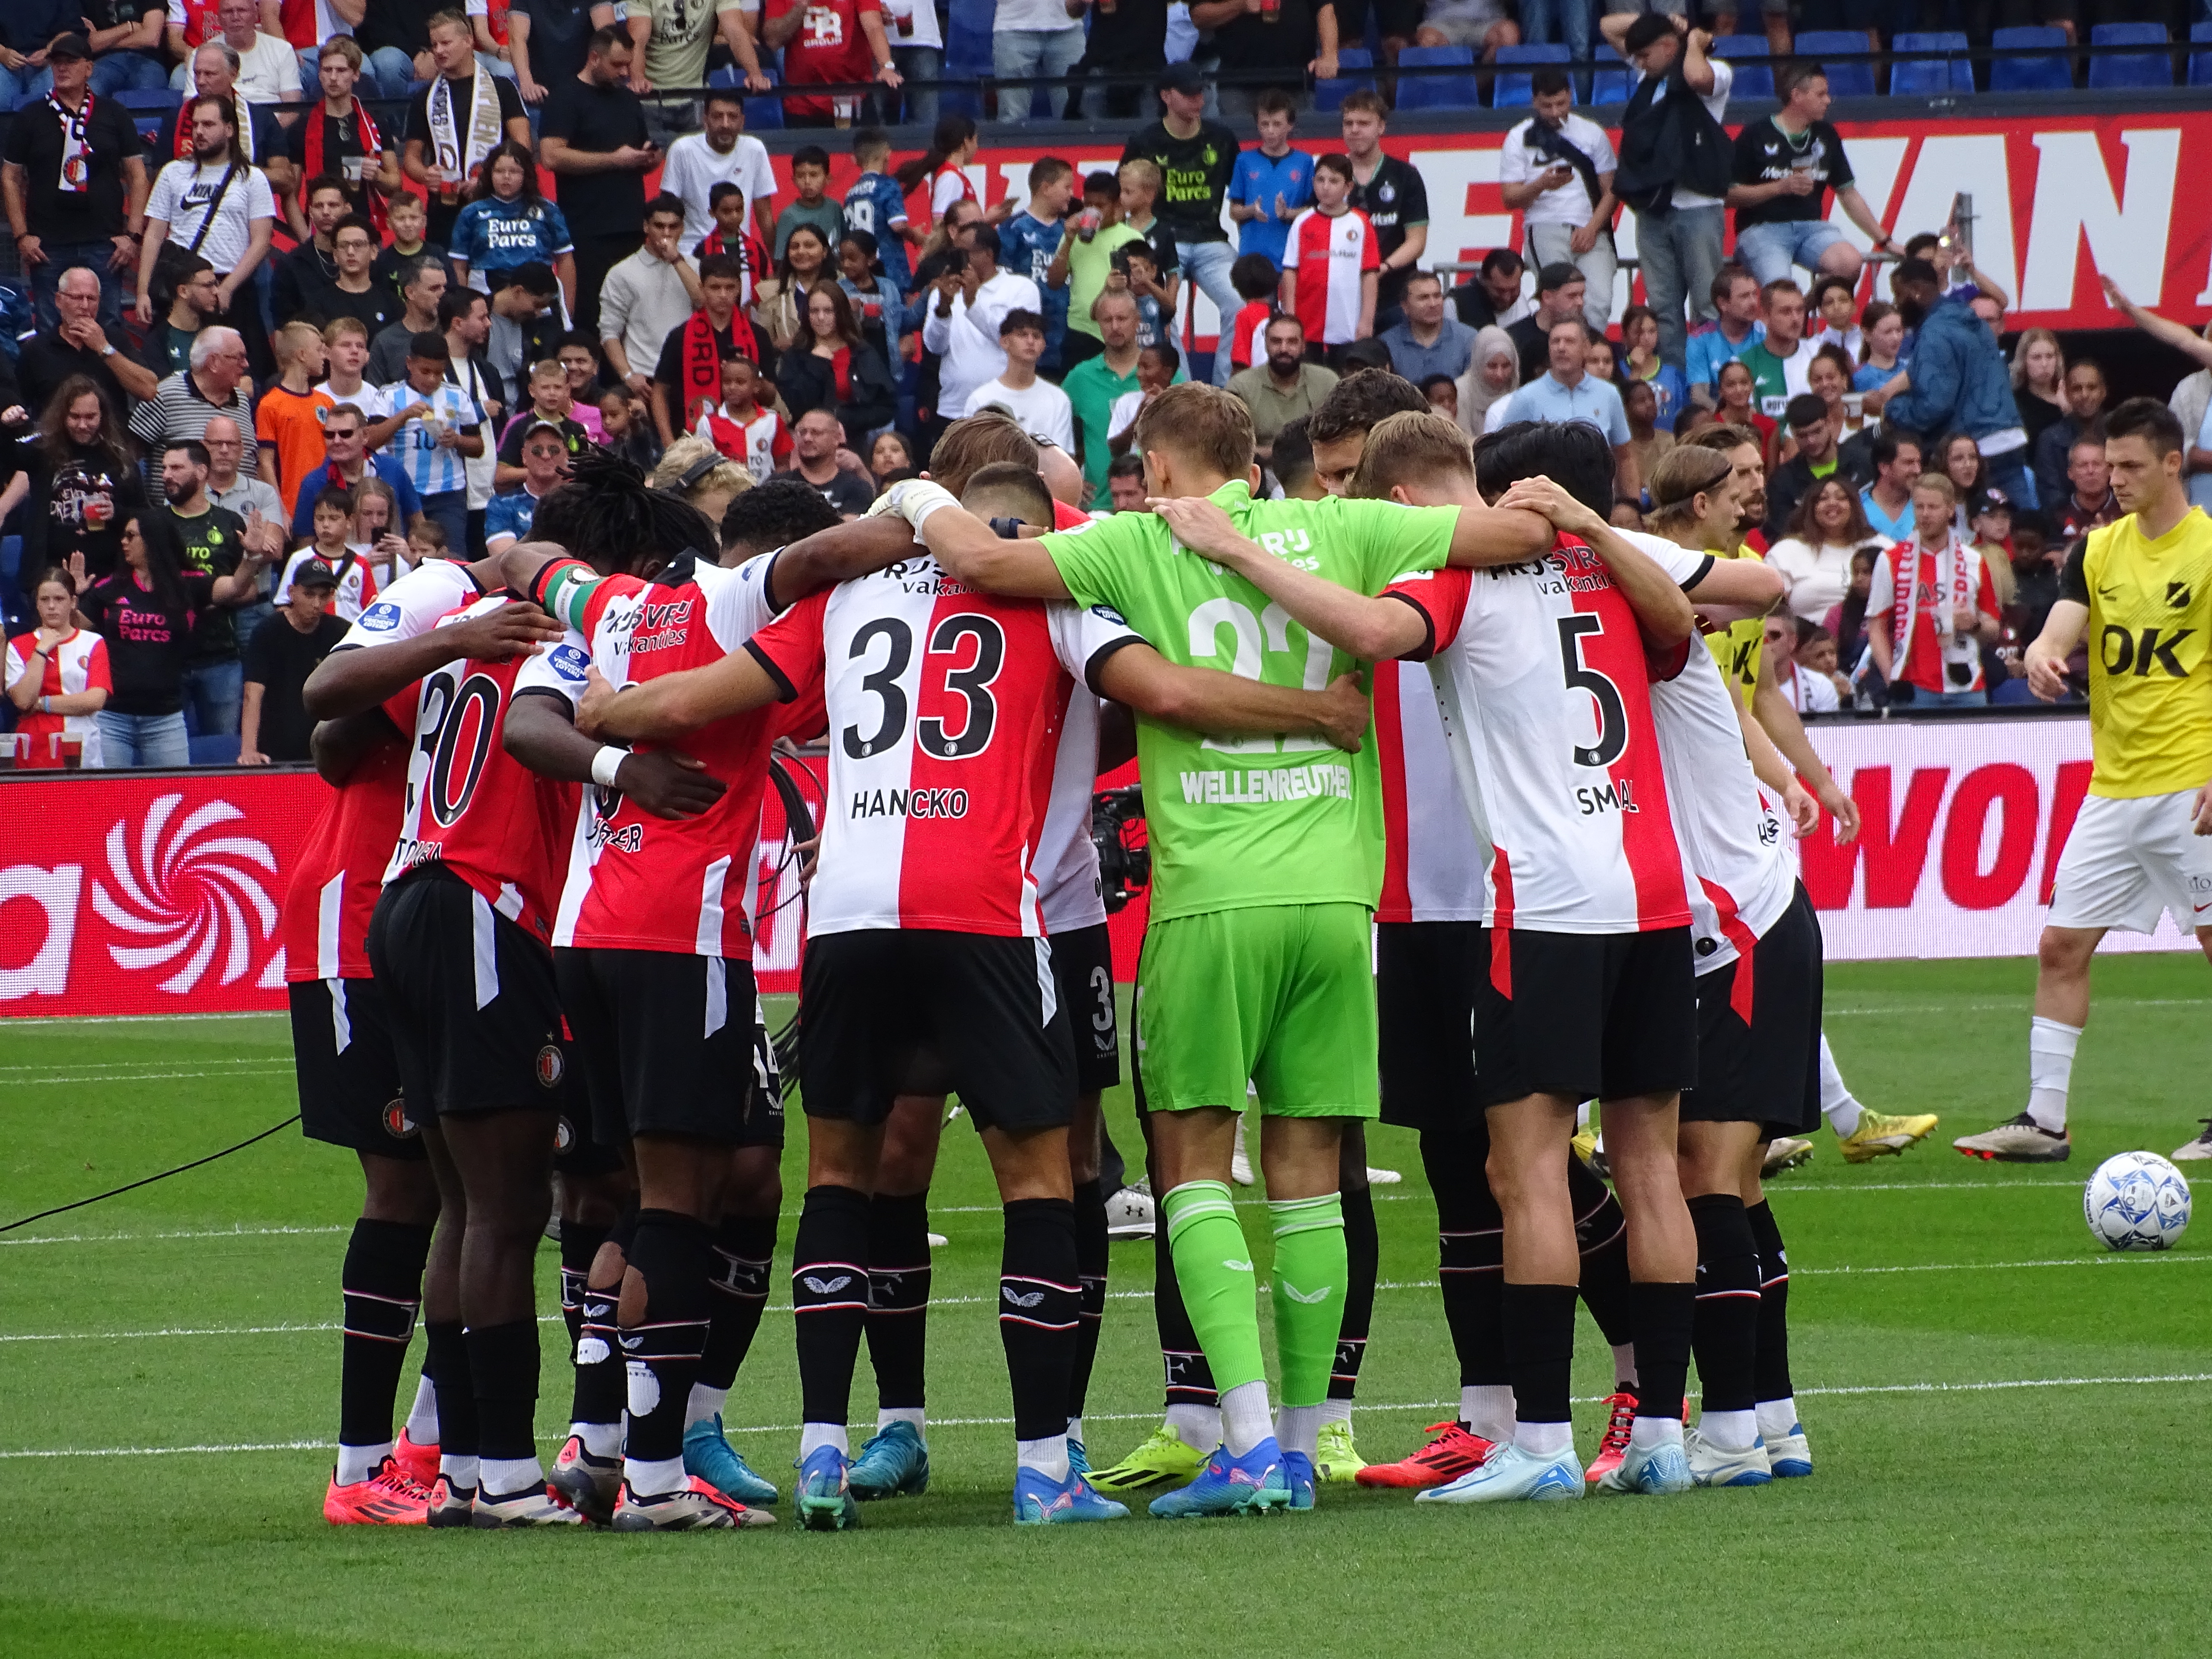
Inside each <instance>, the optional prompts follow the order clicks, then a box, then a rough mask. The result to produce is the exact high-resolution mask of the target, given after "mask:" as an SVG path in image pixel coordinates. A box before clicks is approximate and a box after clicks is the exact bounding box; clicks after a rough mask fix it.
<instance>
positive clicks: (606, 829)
mask: <svg viewBox="0 0 2212 1659" xmlns="http://www.w3.org/2000/svg"><path fill="white" fill-rule="evenodd" d="M774 563H775V555H774V554H773V553H768V554H763V555H762V556H760V557H758V558H755V559H748V560H747V561H746V562H744V564H742V565H739V566H738V568H736V569H734V570H726V569H724V568H722V567H721V566H720V565H714V564H702V563H700V562H698V561H697V560H696V558H693V557H691V556H688V555H687V556H685V557H684V558H681V559H678V561H676V562H674V563H673V564H671V565H669V566H667V567H665V568H663V569H662V570H661V572H660V573H659V574H658V575H656V576H654V577H653V579H652V580H650V581H647V580H640V579H639V578H637V577H635V576H606V577H602V578H599V580H595V581H591V582H587V583H581V584H578V585H576V586H572V587H571V588H569V589H568V591H567V592H564V593H563V594H562V598H561V599H560V601H559V602H558V603H559V606H560V610H561V611H562V620H563V621H566V622H568V623H569V629H568V638H567V639H566V640H564V641H562V643H561V644H560V645H557V646H556V647H554V648H553V649H552V650H550V651H549V652H547V653H545V654H544V656H541V657H533V658H532V659H531V660H530V661H529V662H528V663H527V664H526V665H525V666H524V668H523V671H522V672H521V673H520V675H519V676H517V677H516V679H515V683H514V691H515V695H516V696H528V695H538V696H554V697H558V698H559V699H560V700H561V701H562V702H563V703H564V704H565V705H566V706H567V707H568V708H569V709H570V710H571V711H572V712H573V711H574V708H575V706H576V702H577V701H578V699H579V698H580V697H581V696H583V692H584V671H585V669H586V666H587V665H591V666H596V667H597V668H598V669H599V672H600V673H602V674H604V675H605V676H606V678H608V680H609V681H611V683H612V684H616V685H627V684H631V683H633V682H635V681H643V680H650V679H657V678H659V677H660V676H661V675H663V674H673V673H676V672H678V671H679V670H682V669H686V668H699V667H702V666H704V665H707V664H708V663H712V662H719V661H720V659H722V658H724V657H726V656H727V655H728V654H729V653H731V652H732V651H734V650H736V649H737V648H738V647H739V646H741V645H743V644H744V642H745V641H747V640H748V639H750V638H751V637H752V635H753V634H754V632H755V630H757V629H759V628H761V627H762V626H763V625H764V624H765V623H768V622H769V619H770V618H772V617H774V616H775V606H774V605H772V604H771V603H770V601H769V595H768V575H769V568H770V567H771V566H772V565H773V564H774ZM784 712H785V711H784V710H783V709H782V708H776V707H770V708H758V709H755V710H753V711H751V712H750V713H749V714H738V715H733V716H732V717H730V718H728V719H726V720H715V721H714V722H713V723H712V724H710V725H708V726H702V727H700V728H699V730H697V731H696V732H689V733H687V734H685V735H684V737H682V738H678V740H677V741H676V742H674V743H672V744H646V743H641V744H635V745H633V746H634V747H635V748H636V749H638V750H652V749H655V748H661V747H666V748H671V749H673V750H676V751H677V752H678V754H683V755H689V756H690V757H693V758H694V759H696V760H697V761H699V762H700V763H702V764H703V765H704V766H705V767H706V769H707V770H708V773H709V774H710V775H713V776H714V777H715V778H718V779H720V781H721V782H722V783H723V784H724V785H725V786H726V788H725V790H724V793H723V794H722V798H721V799H720V800H718V801H717V802H715V804H714V806H713V807H711V808H710V809H709V810H708V811H704V812H702V813H701V814H699V815H698V816H697V817H691V818H661V817H653V815H652V814H651V813H649V812H647V811H642V810H641V808H640V807H639V806H638V805H637V804H636V803H635V802H634V801H632V800H630V799H629V798H628V797H627V796H625V795H623V793H621V792H620V791H619V790H614V789H602V788H599V787H592V788H588V789H586V790H584V791H583V793H582V799H581V800H580V802H579V803H578V805H577V810H576V816H575V822H574V834H573V836H571V838H570V842H569V848H568V880H567V882H566V883H565V884H563V885H562V890H561V906H560V908H559V910H558V911H557V912H556V914H555V916H554V921H553V943H554V944H556V945H586V946H595V947H599V948H604V949H610V950H623V951H675V952H679V953H683V954H687V955H698V956H703V957H733V958H735V959H737V960H738V961H741V962H744V961H750V960H751V957H752V927H751V921H750V918H749V917H748V915H746V912H745V904H744V897H745V884H746V881H747V878H748V877H749V875H750V872H751V869H752V863H753V848H754V843H755V842H756V841H757V839H758V837H759V834H760V816H761V791H762V789H763V787H765V786H766V784H767V781H768V750H769V742H770V741H771V740H772V738H774V737H775V733H776V732H777V731H778V730H780V729H781V720H782V718H783V715H784Z"/></svg>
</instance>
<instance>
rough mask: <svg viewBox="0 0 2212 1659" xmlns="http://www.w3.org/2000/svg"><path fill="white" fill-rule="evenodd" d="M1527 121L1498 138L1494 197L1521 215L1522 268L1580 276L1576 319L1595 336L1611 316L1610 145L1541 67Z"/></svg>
mask: <svg viewBox="0 0 2212 1659" xmlns="http://www.w3.org/2000/svg"><path fill="white" fill-rule="evenodd" d="M1529 89H1530V105H1529V107H1530V111H1531V113H1530V114H1529V117H1528V119H1527V120H1525V121H1523V122H1522V123H1521V125H1518V126H1516V127H1515V128H1514V129H1513V130H1512V131H1510V132H1509V133H1507V134H1506V135H1505V147H1504V149H1502V150H1500V151H1499V152H1498V194H1499V195H1500V196H1501V197H1504V202H1505V205H1506V206H1507V207H1509V208H1510V209H1513V210H1516V212H1518V213H1519V214H1520V215H1521V222H1522V227H1523V228H1524V230H1525V234H1526V235H1527V237H1528V263H1529V264H1533V265H1534V266H1535V267H1536V268H1537V269H1538V270H1542V269H1543V268H1544V267H1545V266H1547V265H1554V264H1562V263H1565V264H1571V265H1573V266H1574V267H1575V269H1576V270H1579V271H1581V272H1582V274H1583V283H1584V288H1583V320H1584V321H1585V322H1587V323H1588V324H1589V325H1590V327H1591V328H1592V329H1593V330H1595V331H1598V332H1600V333H1602V332H1603V331H1604V330H1605V326H1606V324H1607V322H1608V321H1609V320H1610V319H1611V317H1612V313H1613V274H1614V272H1615V270H1617V269H1618V268H1619V261H1618V258H1617V257H1616V255H1615V252H1614V250H1613V214H1614V212H1615V211H1616V210H1617V209H1618V207H1619V204H1618V202H1617V201H1616V200H1615V198H1614V197H1613V170H1614V169H1615V167H1618V166H1619V163H1618V161H1615V159H1614V157H1613V141H1612V140H1611V139H1609V138H1607V137H1606V133H1605V129H1604V128H1603V127H1601V126H1600V125H1598V124H1597V123H1596V122H1595V121H1591V120H1587V119H1585V118H1583V117H1582V116H1579V115H1577V114H1576V113H1575V112H1574V107H1573V106H1574V90H1573V88H1572V87H1571V85H1570V84H1569V83H1568V81H1567V76H1566V71H1565V70H1559V69H1554V68H1552V67H1549V66H1548V65H1547V67H1545V68H1542V69H1540V70H1537V71H1536V72H1535V74H1534V76H1531V77H1530V80H1529Z"/></svg>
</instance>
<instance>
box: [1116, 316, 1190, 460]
mask: <svg viewBox="0 0 2212 1659" xmlns="http://www.w3.org/2000/svg"><path fill="white" fill-rule="evenodd" d="M1181 368H1182V353H1181V352H1179V351H1177V350H1176V349H1175V348H1174V347H1173V346H1171V345H1170V344H1168V343H1167V342H1166V341H1164V340H1162V341H1159V342H1158V343H1154V344H1152V345H1148V346H1146V347H1145V348H1144V349H1142V350H1140V351H1139V352H1138V353H1137V389H1136V390H1135V391H1134V392H1123V393H1122V394H1121V396H1120V397H1118V398H1115V399H1114V406H1113V408H1112V409H1110V410H1108V411H1107V415H1106V433H1107V438H1106V447H1108V448H1109V449H1110V450H1112V451H1113V452H1114V453H1115V454H1116V455H1121V454H1126V453H1127V451H1128V448H1129V445H1130V443H1131V442H1132V441H1133V440H1134V439H1135V437H1136V425H1137V416H1139V414H1140V413H1142V412H1143V410H1144V407H1145V405H1146V404H1148V403H1150V402H1152V399H1153V398H1157V397H1158V396H1159V395H1160V393H1162V392H1165V391H1166V390H1167V389H1168V388H1169V387H1170V386H1173V385H1174V384H1175V377H1176V373H1177V372H1178V371H1179V370H1181Z"/></svg>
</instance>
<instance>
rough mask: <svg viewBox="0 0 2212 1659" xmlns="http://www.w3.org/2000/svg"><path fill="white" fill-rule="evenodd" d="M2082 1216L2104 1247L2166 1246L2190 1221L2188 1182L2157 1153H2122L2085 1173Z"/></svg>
mask: <svg viewBox="0 0 2212 1659" xmlns="http://www.w3.org/2000/svg"><path fill="white" fill-rule="evenodd" d="M2081 1218H2082V1219H2083V1220H2085V1221H2087V1223H2088V1224H2089V1231H2091V1232H2092V1233H2094V1234H2095V1235H2096V1236H2097V1238H2098V1240H2099V1241H2100V1243H2102V1244H2103V1245H2104V1246H2105V1248H2106V1249H2112V1250H2164V1249H2171V1248H2172V1246H2173V1244H2174V1243H2175V1241H2176V1240H2178V1239H2179V1238H2180V1237H2181V1235H2182V1233H2183V1231H2185V1229H2186V1228H2187V1227H2188V1225H2189V1183H2188V1182H2186V1181H2185V1180H2184V1179H2183V1178H2182V1175H2181V1171H2180V1170H2177V1169H2175V1168H2174V1167H2173V1165H2172V1164H2169V1163H2167V1162H2166V1160H2165V1159H2164V1158H2160V1156H2159V1155H2158V1154H2157V1153H2156V1152H2122V1153H2121V1154H2120V1155H2119V1156H2118V1158H2106V1160H2105V1161H2104V1162H2103V1163H2102V1164H2099V1165H2098V1166H2097V1172H2096V1173H2095V1174H2094V1175H2093V1176H2090V1177H2089V1184H2088V1186H2087V1187H2086V1188H2083V1189H2082V1192H2081Z"/></svg>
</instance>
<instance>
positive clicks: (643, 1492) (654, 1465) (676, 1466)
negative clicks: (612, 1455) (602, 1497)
mask: <svg viewBox="0 0 2212 1659" xmlns="http://www.w3.org/2000/svg"><path fill="white" fill-rule="evenodd" d="M688 1478H689V1477H688V1476H686V1475H685V1474H684V1460H683V1459H682V1458H680V1457H663V1458H656V1459H655V1460H654V1461H653V1462H649V1463H647V1462H640V1461H639V1460H638V1459H636V1458H635V1457H625V1458H623V1482H624V1484H626V1485H627V1486H629V1489H630V1490H631V1491H632V1492H635V1493H636V1494H637V1495H638V1496H639V1497H640V1498H658V1497H659V1496H660V1494H661V1493H663V1492H681V1491H683V1490H684V1481H685V1480H687V1479H688Z"/></svg>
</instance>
